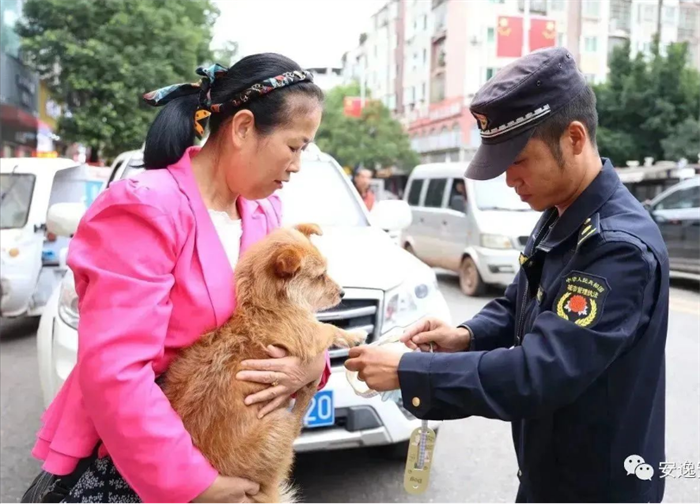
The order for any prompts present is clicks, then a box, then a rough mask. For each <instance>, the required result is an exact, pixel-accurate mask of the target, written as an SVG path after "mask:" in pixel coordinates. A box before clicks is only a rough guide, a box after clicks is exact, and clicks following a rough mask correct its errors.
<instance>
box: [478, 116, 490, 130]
mask: <svg viewBox="0 0 700 504" xmlns="http://www.w3.org/2000/svg"><path fill="white" fill-rule="evenodd" d="M474 117H476V119H477V120H478V121H479V124H480V125H481V129H482V130H485V129H486V126H488V124H489V120H488V119H486V116H485V115H484V114H476V113H475V114H474Z"/></svg>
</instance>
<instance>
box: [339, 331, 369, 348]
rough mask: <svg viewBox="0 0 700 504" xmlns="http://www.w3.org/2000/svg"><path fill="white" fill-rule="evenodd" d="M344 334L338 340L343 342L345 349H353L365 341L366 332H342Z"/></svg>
mask: <svg viewBox="0 0 700 504" xmlns="http://www.w3.org/2000/svg"><path fill="white" fill-rule="evenodd" d="M343 332H344V334H342V335H341V337H340V338H339V339H342V340H343V346H345V347H348V348H349V347H354V346H357V345H361V344H362V343H364V342H365V341H367V336H369V334H367V331H363V330H355V331H343Z"/></svg>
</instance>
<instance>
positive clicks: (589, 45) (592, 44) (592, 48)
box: [584, 37, 598, 53]
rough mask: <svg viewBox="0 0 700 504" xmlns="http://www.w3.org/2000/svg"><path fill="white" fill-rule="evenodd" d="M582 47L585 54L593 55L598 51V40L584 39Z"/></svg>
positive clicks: (594, 38) (592, 38)
mask: <svg viewBox="0 0 700 504" xmlns="http://www.w3.org/2000/svg"><path fill="white" fill-rule="evenodd" d="M584 47H585V50H586V52H590V53H594V52H596V51H597V50H598V38H597V37H585V38H584Z"/></svg>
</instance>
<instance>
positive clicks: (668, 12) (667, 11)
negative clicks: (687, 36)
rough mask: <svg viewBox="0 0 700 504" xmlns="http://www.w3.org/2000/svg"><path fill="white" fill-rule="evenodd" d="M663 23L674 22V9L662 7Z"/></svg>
mask: <svg viewBox="0 0 700 504" xmlns="http://www.w3.org/2000/svg"><path fill="white" fill-rule="evenodd" d="M663 20H664V23H668V24H673V23H675V22H676V8H675V7H669V6H664V17H663Z"/></svg>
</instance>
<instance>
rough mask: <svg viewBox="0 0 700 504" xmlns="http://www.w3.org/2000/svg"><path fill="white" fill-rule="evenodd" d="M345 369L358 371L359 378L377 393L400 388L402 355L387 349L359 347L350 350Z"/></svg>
mask: <svg viewBox="0 0 700 504" xmlns="http://www.w3.org/2000/svg"><path fill="white" fill-rule="evenodd" d="M349 357H350V358H349V359H348V360H347V361H345V368H346V369H348V370H349V371H357V372H358V374H357V376H358V378H359V379H360V380H362V381H363V382H365V383H366V384H367V386H368V387H369V388H371V389H372V390H376V391H377V392H386V391H387V390H395V389H398V388H399V362H400V361H401V354H400V353H397V352H393V351H391V350H387V349H385V348H377V347H369V346H359V347H354V348H351V349H350V354H349Z"/></svg>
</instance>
